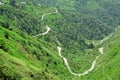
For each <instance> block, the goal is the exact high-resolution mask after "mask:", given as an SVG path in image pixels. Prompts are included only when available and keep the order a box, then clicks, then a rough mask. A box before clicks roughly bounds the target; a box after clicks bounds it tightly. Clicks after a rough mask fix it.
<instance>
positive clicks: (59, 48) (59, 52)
mask: <svg viewBox="0 0 120 80" xmlns="http://www.w3.org/2000/svg"><path fill="white" fill-rule="evenodd" d="M57 49H58V55H59V56H60V58H62V59H63V61H64V64H65V65H66V67H67V69H68V70H69V72H70V73H71V74H73V75H75V76H79V77H80V76H84V75H86V74H88V73H89V72H91V71H92V70H93V69H94V68H95V65H96V62H97V60H98V58H99V56H100V55H98V56H97V57H96V59H95V60H94V61H93V63H92V65H91V67H90V68H89V69H88V70H86V71H84V72H83V73H79V74H78V73H74V72H72V70H71V68H70V66H69V64H68V61H67V59H66V58H65V57H64V56H62V54H61V50H62V48H61V47H59V46H58V47H57ZM99 52H100V53H101V54H103V47H102V48H99Z"/></svg>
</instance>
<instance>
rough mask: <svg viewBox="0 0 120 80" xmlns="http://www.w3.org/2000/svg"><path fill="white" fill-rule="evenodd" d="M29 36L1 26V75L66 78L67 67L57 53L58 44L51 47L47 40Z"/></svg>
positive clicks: (35, 79)
mask: <svg viewBox="0 0 120 80" xmlns="http://www.w3.org/2000/svg"><path fill="white" fill-rule="evenodd" d="M6 34H8V37H9V39H7V38H6V37H5V35H6ZM27 38H28V39H24V38H23V37H21V36H20V35H19V34H17V33H15V32H13V31H10V30H7V29H5V28H3V27H0V55H1V56H0V61H1V62H0V74H1V75H0V77H1V78H3V77H6V78H9V79H13V78H16V77H17V78H22V79H23V80H30V79H34V80H37V79H40V78H41V79H59V78H60V77H61V78H62V79H63V78H65V77H64V76H65V75H66V76H67V73H66V68H65V66H64V65H63V62H62V60H61V59H60V58H59V57H58V55H57V54H58V53H57V49H56V46H55V45H52V47H49V46H50V45H49V44H44V43H45V42H44V43H43V42H38V41H37V40H35V39H32V38H31V37H30V36H28V37H27ZM63 75H64V76H63Z"/></svg>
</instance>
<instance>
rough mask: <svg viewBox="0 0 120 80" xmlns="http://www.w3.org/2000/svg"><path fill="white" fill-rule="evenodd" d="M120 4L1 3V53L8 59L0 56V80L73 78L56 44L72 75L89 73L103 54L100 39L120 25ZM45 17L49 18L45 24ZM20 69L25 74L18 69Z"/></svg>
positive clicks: (96, 0) (84, 0) (83, 0)
mask: <svg viewBox="0 0 120 80" xmlns="http://www.w3.org/2000/svg"><path fill="white" fill-rule="evenodd" d="M2 3H3V4H2ZM119 5H120V1H119V0H102V1H100V0H0V52H1V53H2V54H1V55H3V56H4V57H5V58H6V56H9V58H8V60H6V61H5V60H4V59H3V58H2V57H0V60H1V61H2V62H1V63H0V74H2V75H0V78H1V80H2V79H3V80H4V79H8V80H13V79H16V80H19V79H22V78H23V80H30V79H33V80H39V78H41V79H43V80H47V79H49V80H53V79H60V77H61V78H62V79H70V78H71V77H73V76H72V75H71V74H70V73H69V72H68V71H67V69H66V67H65V66H64V65H63V62H62V60H61V59H59V58H58V55H57V54H58V53H57V49H56V46H61V47H62V48H63V51H62V53H63V55H64V56H65V57H66V58H67V59H68V62H69V64H70V66H71V69H72V71H74V72H76V73H80V72H83V71H85V70H86V69H88V68H89V66H90V65H91V63H92V61H93V60H94V59H95V57H96V56H97V55H98V54H99V52H98V51H97V48H98V47H99V46H101V45H99V42H100V40H102V39H104V38H105V37H106V36H109V35H110V34H111V33H115V29H116V28H118V26H119V25H120V22H119V21H120V15H119V14H120V11H119V10H120V6H119ZM56 9H57V11H58V12H56ZM43 14H49V15H45V16H44V19H43V20H41V19H42V17H43ZM46 25H48V26H49V27H50V29H51V30H50V32H49V34H47V35H45V36H38V37H33V36H34V35H36V34H39V33H44V32H45V31H46V28H45V26H46ZM117 34H118V33H117ZM115 38H116V37H115ZM17 44H18V45H17ZM111 44H112V42H111ZM15 47H16V48H17V49H16V48H15ZM94 52H96V53H94ZM6 53H9V55H8V54H6ZM4 54H5V55H4ZM32 56H33V57H32ZM17 58H18V59H17ZM19 58H20V59H19ZM11 59H12V60H11ZM88 59H89V60H88ZM14 60H17V61H16V62H15V61H14ZM21 60H22V61H21ZM36 61H37V62H36ZM3 62H6V63H7V64H9V65H8V66H6V65H5V64H4V63H3ZM35 62H36V63H35ZM3 64H4V65H5V66H4V65H3ZM23 64H27V66H24V65H23ZM38 64H40V65H38ZM15 65H16V66H17V67H15ZM19 65H20V66H19ZM41 65H42V66H44V67H43V68H42V67H41ZM21 66H24V68H25V71H21V70H18V69H21V68H22V67H21ZM55 66H56V68H55ZM39 67H41V68H40V69H39ZM4 68H5V69H6V68H7V69H8V70H5V69H4ZM12 68H15V71H14V70H13V69H12ZM61 68H62V69H63V70H61ZM17 70H18V71H17ZM57 70H58V71H57ZM7 71H8V72H7ZM10 72H13V73H10ZM24 72H25V73H26V75H25V76H27V77H26V78H25V76H24ZM19 75H21V76H19ZM38 75H41V76H38ZM43 75H44V76H43ZM53 76H56V77H53ZM65 76H66V78H65ZM69 76H71V77H69ZM75 79H76V78H75ZM83 79H84V78H83ZM78 80H79V79H78ZM91 80H92V79H91Z"/></svg>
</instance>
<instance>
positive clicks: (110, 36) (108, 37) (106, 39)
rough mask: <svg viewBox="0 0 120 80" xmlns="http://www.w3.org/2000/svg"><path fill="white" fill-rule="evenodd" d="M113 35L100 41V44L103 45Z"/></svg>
mask: <svg viewBox="0 0 120 80" xmlns="http://www.w3.org/2000/svg"><path fill="white" fill-rule="evenodd" d="M112 34H113V33H111V34H110V35H109V36H108V37H106V38H104V39H102V40H100V43H99V44H102V43H103V42H104V41H106V40H108V39H109V38H110V37H111V36H112Z"/></svg>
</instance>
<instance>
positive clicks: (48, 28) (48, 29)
mask: <svg viewBox="0 0 120 80" xmlns="http://www.w3.org/2000/svg"><path fill="white" fill-rule="evenodd" d="M45 28H46V29H47V31H46V32H44V33H39V34H37V35H35V36H33V37H37V36H41V35H43V36H44V35H46V34H47V33H48V32H49V31H50V29H51V28H50V27H48V26H47V25H46V26H45Z"/></svg>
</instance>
